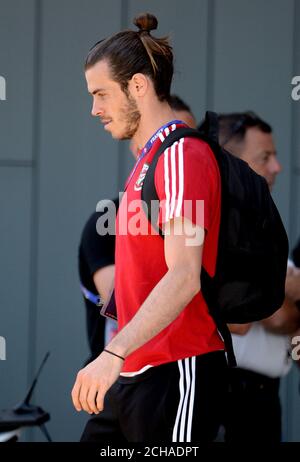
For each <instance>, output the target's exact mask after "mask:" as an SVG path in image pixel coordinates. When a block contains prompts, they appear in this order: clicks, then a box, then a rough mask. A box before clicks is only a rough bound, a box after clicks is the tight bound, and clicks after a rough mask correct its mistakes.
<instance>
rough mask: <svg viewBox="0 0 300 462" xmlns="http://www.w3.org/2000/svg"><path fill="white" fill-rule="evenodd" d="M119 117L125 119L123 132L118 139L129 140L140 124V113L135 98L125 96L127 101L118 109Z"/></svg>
mask: <svg viewBox="0 0 300 462" xmlns="http://www.w3.org/2000/svg"><path fill="white" fill-rule="evenodd" d="M120 119H121V120H122V121H125V124H126V125H125V128H124V133H123V134H122V135H121V136H120V138H119V139H120V140H131V139H132V138H133V136H134V135H135V133H136V132H137V129H138V128H139V125H140V120H141V113H140V111H139V110H138V107H137V104H136V101H135V99H134V98H133V97H132V96H131V95H128V96H127V103H126V104H124V106H123V107H122V108H121V110H120Z"/></svg>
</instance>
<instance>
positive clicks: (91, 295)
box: [78, 199, 119, 363]
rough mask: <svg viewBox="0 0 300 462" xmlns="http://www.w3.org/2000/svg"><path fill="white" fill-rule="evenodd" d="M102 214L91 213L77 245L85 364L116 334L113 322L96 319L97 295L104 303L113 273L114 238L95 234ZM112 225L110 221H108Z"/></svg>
mask: <svg viewBox="0 0 300 462" xmlns="http://www.w3.org/2000/svg"><path fill="white" fill-rule="evenodd" d="M113 204H114V206H115V211H117V210H118V207H119V199H114V201H113ZM104 213H106V212H105V211H103V212H94V213H92V215H91V216H90V217H89V219H88V221H87V222H86V224H85V226H84V228H83V231H82V235H81V240H80V244H79V256H78V264H79V277H80V284H81V290H82V293H83V296H84V301H85V306H86V325H87V334H88V342H89V347H90V352H91V354H90V357H89V359H88V360H87V363H89V362H91V361H93V360H94V359H95V358H97V356H99V354H100V353H101V351H102V350H103V348H104V346H105V343H107V342H108V340H109V339H110V338H111V336H112V335H113V333H114V330H116V322H114V321H113V320H110V319H106V318H104V317H103V316H101V315H100V307H99V294H100V295H101V297H102V299H103V300H105V299H106V298H107V296H108V292H109V290H110V287H109V286H108V284H107V279H108V276H109V281H111V278H110V274H111V273H113V272H114V263H115V234H114V233H108V234H105V235H100V234H99V233H98V232H97V229H96V227H97V221H98V219H99V218H100V217H101V216H102V215H103V214H104ZM111 223H113V224H114V217H111Z"/></svg>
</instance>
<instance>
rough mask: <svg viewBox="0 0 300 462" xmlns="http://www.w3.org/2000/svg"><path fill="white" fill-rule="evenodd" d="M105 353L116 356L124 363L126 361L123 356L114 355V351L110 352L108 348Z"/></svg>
mask: <svg viewBox="0 0 300 462" xmlns="http://www.w3.org/2000/svg"><path fill="white" fill-rule="evenodd" d="M103 351H106V353H110V354H111V355H114V356H116V357H117V358H120V359H122V360H123V361H125V358H123V356H120V355H117V353H113V352H112V351H109V350H107V349H106V348H104V350H103Z"/></svg>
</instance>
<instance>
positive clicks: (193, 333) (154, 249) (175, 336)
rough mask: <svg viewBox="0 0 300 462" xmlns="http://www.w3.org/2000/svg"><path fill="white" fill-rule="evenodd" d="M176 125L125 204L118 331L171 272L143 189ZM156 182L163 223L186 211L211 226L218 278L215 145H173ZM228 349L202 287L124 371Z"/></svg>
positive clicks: (208, 260) (209, 262)
mask: <svg viewBox="0 0 300 462" xmlns="http://www.w3.org/2000/svg"><path fill="white" fill-rule="evenodd" d="M177 126H180V125H177ZM175 128H176V125H172V126H170V127H169V128H166V129H164V130H163V132H162V133H161V134H160V135H159V137H157V139H156V140H155V141H154V143H153V144H152V147H151V149H150V150H149V151H148V153H147V154H146V155H145V156H144V157H143V159H142V161H140V162H139V163H138V166H137V167H136V170H135V171H134V173H133V174H132V176H131V178H130V181H129V183H128V186H127V189H126V192H125V195H124V196H123V198H122V201H121V204H120V207H119V212H118V216H117V226H116V274H115V293H116V304H117V310H118V327H119V329H122V327H124V326H125V325H126V324H127V323H128V322H129V321H130V320H131V318H132V317H133V316H134V315H135V313H136V312H137V311H138V309H139V308H140V306H141V305H142V303H143V302H144V300H145V299H146V298H147V296H148V295H149V293H150V292H151V291H152V290H153V288H154V287H155V286H156V285H157V283H158V282H159V281H160V280H161V279H162V278H163V276H164V275H165V273H166V272H167V271H168V267H167V265H166V262H165V257H164V241H163V239H162V238H161V236H159V235H158V234H157V232H155V231H154V228H152V227H151V225H150V223H149V222H148V219H147V218H146V215H145V212H144V210H143V209H142V205H141V188H142V183H143V179H144V177H145V174H146V171H147V169H148V166H149V165H150V163H151V161H152V159H153V156H154V154H155V153H156V151H157V149H158V147H159V146H160V144H161V142H162V141H163V139H164V137H165V136H166V135H167V134H168V133H169V130H172V129H175ZM155 186H156V190H157V194H158V197H159V199H160V201H161V210H160V215H159V221H160V223H165V222H167V221H168V220H170V219H172V218H174V217H177V216H186V217H188V218H189V219H190V220H192V221H193V223H194V224H198V225H200V226H201V227H204V228H205V230H206V231H205V241H204V248H203V257H202V265H203V266H204V268H205V269H206V271H207V272H208V273H209V274H210V275H211V276H212V275H214V272H215V264H216V255H217V244H218V233H219V224H220V175H219V170H218V166H217V163H216V160H215V158H214V154H213V153H212V151H211V150H210V148H209V146H208V145H207V144H206V143H204V142H203V141H201V140H199V139H195V138H182V139H181V140H180V141H179V142H176V143H174V144H173V145H172V146H171V147H170V148H168V149H167V150H166V151H165V152H164V154H162V155H161V156H160V158H159V161H158V163H157V166H156V170H155ZM185 201H187V202H185ZM196 201H198V203H197V207H196ZM203 204H204V206H203ZM137 228H138V230H137ZM138 231H139V234H138ZM171 296H172V294H170V297H171ZM221 349H224V344H223V341H222V340H221V338H220V336H219V334H218V331H217V329H216V326H215V323H214V321H213V319H212V318H211V316H210V314H209V312H208V308H207V305H206V302H205V301H204V299H203V296H202V292H201V291H200V292H199V293H198V294H197V295H196V296H195V297H194V298H193V299H192V300H191V302H190V303H189V304H188V305H187V306H186V307H185V308H184V309H183V310H182V312H181V313H180V314H179V316H178V317H177V318H176V319H175V320H174V321H173V322H172V323H171V324H170V325H169V326H167V327H166V328H165V329H163V330H162V331H161V332H160V333H159V334H158V335H156V336H155V337H154V338H152V339H151V340H150V341H148V342H147V343H145V344H144V345H143V346H142V347H140V348H138V349H137V350H135V351H134V352H133V353H131V354H130V355H129V356H128V357H127V358H126V360H125V363H124V367H123V370H122V372H137V371H140V370H141V369H143V368H144V367H146V366H157V365H160V364H163V363H167V362H171V361H176V360H179V359H183V358H187V357H190V356H196V355H201V354H204V353H208V352H211V351H215V350H221Z"/></svg>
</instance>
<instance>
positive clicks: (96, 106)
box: [91, 99, 103, 117]
mask: <svg viewBox="0 0 300 462" xmlns="http://www.w3.org/2000/svg"><path fill="white" fill-rule="evenodd" d="M102 113H103V111H102V108H101V107H100V105H99V102H97V101H96V99H94V101H93V105H92V110H91V114H92V116H95V117H97V116H100V115H101V114H102Z"/></svg>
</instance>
